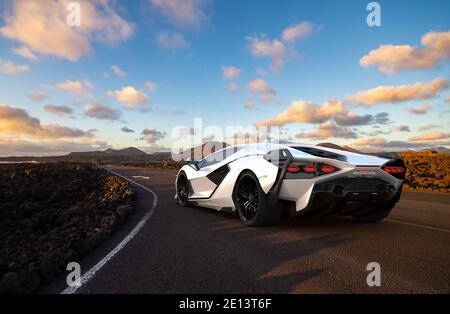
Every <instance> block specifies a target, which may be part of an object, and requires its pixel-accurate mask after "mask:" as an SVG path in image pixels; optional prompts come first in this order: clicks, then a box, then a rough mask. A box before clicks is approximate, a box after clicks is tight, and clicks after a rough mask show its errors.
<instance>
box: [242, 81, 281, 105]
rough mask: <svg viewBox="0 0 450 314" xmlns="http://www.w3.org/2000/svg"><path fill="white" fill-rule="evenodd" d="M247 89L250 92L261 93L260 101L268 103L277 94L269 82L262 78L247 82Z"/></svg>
mask: <svg viewBox="0 0 450 314" xmlns="http://www.w3.org/2000/svg"><path fill="white" fill-rule="evenodd" d="M248 91H249V92H250V93H255V94H261V95H262V96H261V102H262V103H265V104H268V103H272V102H273V101H274V97H275V95H276V94H277V93H276V91H275V90H274V89H273V88H272V87H270V85H269V83H267V82H266V81H264V80H263V79H255V80H252V81H250V82H249V83H248Z"/></svg>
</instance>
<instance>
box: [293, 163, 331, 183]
mask: <svg viewBox="0 0 450 314" xmlns="http://www.w3.org/2000/svg"><path fill="white" fill-rule="evenodd" d="M338 170H339V169H338V168H336V167H334V166H330V165H327V164H322V163H307V162H304V161H294V162H293V163H292V164H289V165H288V166H287V168H286V178H287V179H311V178H314V177H318V176H322V175H325V174H329V173H332V172H335V171H338Z"/></svg>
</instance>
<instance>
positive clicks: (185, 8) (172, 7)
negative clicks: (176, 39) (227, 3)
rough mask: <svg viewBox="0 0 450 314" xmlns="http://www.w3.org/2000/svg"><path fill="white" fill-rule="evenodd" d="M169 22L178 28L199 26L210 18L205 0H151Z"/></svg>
mask: <svg viewBox="0 0 450 314" xmlns="http://www.w3.org/2000/svg"><path fill="white" fill-rule="evenodd" d="M150 2H151V4H152V5H153V6H154V7H156V8H157V9H158V10H159V11H161V13H162V14H163V15H164V16H165V18H166V19H167V20H168V21H169V23H171V24H173V25H174V26H176V27H178V28H188V27H194V28H198V27H200V26H201V25H202V24H203V23H205V22H206V21H207V19H208V16H207V14H206V13H205V9H206V7H207V5H208V3H209V1H205V0H150Z"/></svg>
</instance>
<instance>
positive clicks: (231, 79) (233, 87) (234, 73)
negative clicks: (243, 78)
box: [222, 66, 242, 93]
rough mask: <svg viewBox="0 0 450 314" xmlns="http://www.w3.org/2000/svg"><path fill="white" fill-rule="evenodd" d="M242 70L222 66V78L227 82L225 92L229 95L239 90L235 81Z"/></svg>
mask: <svg viewBox="0 0 450 314" xmlns="http://www.w3.org/2000/svg"><path fill="white" fill-rule="evenodd" d="M241 72H242V69H239V68H236V67H233V66H223V67H222V78H223V79H224V80H226V81H228V84H227V90H228V91H229V92H231V93H234V92H237V91H238V90H239V85H238V84H237V83H236V81H235V80H236V79H238V78H239V75H240V74H241Z"/></svg>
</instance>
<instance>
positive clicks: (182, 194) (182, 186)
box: [177, 171, 189, 207]
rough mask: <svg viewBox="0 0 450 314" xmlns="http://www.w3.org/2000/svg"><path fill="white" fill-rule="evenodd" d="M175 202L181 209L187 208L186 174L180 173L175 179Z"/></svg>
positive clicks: (187, 185) (187, 183)
mask: <svg viewBox="0 0 450 314" xmlns="http://www.w3.org/2000/svg"><path fill="white" fill-rule="evenodd" d="M177 200H178V203H179V204H180V205H181V206H183V207H188V206H189V182H188V179H187V176H186V173H184V172H183V171H182V172H180V174H179V175H178V178H177Z"/></svg>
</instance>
